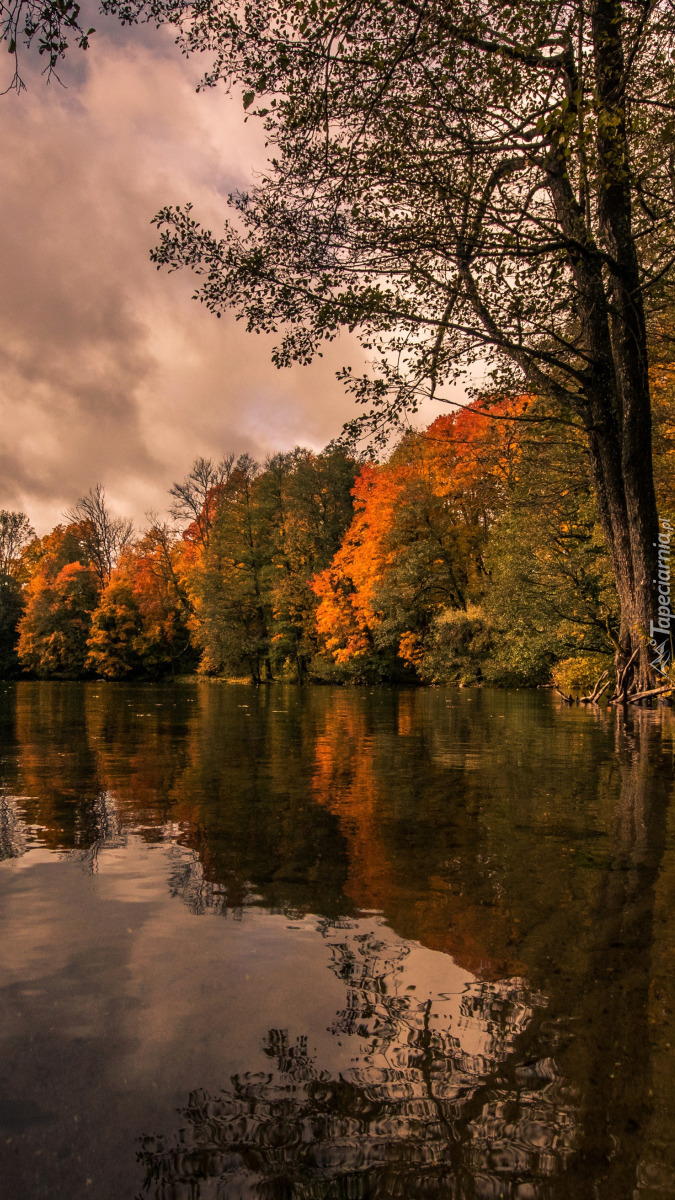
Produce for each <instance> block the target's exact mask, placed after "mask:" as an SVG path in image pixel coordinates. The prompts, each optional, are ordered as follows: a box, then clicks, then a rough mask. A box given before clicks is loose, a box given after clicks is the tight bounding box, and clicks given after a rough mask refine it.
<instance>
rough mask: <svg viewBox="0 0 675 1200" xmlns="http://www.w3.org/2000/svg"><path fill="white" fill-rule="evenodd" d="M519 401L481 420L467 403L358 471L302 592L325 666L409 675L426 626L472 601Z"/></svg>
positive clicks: (500, 503) (505, 486)
mask: <svg viewBox="0 0 675 1200" xmlns="http://www.w3.org/2000/svg"><path fill="white" fill-rule="evenodd" d="M528 403H529V402H528V399H527V398H522V397H521V398H517V399H513V400H511V399H508V400H506V399H505V400H503V401H501V402H500V403H499V404H497V405H494V406H493V407H492V408H491V414H492V416H491V418H490V419H488V418H486V417H484V416H482V415H481V414H480V413H479V412H478V411H476V408H475V406H472V405H469V406H467V407H466V408H464V409H461V410H458V411H456V412H453V413H451V414H449V415H447V416H443V417H439V418H438V419H437V420H436V421H434V422H433V424H432V425H430V426H429V428H428V429H427V430H425V431H424V432H420V433H412V434H409V435H408V436H407V437H406V438H405V439H404V440H403V441H402V442H401V444H400V445H399V446H398V448H397V449H396V450H395V451H394V453H393V454H392V456H391V458H390V459H389V460H388V462H386V463H384V464H382V465H380V466H372V465H368V466H365V467H364V468H363V470H362V471H361V474H360V476H359V478H358V479H357V481H356V484H355V487H354V492H353V495H354V503H355V515H354V519H353V521H352V524H351V527H350V529H349V530H348V532H347V535H346V537H345V539H344V541H343V544H342V546H341V548H340V550H339V551H338V553H337V554H336V555H335V557H334V559H333V561H332V563H331V564H330V566H329V567H328V568H327V569H326V570H325V571H323V572H321V573H320V574H318V575H317V576H316V578H315V580H314V583H313V587H314V590H315V592H316V594H317V596H318V597H319V601H320V603H319V607H318V611H317V627H318V630H319V633H320V634H321V636H322V638H323V641H324V644H325V646H326V649H327V650H328V652H329V653H330V654H331V655H332V657H333V659H334V660H335V662H336V663H338V664H340V665H342V666H344V667H347V668H349V667H351V668H352V669H354V670H356V671H357V672H358V670H359V669H360V668H361V667H369V668H370V669H371V670H372V669H375V670H376V671H379V672H380V673H387V672H390V671H391V670H392V666H393V663H392V660H393V658H395V656H396V655H398V658H399V662H400V661H401V660H402V661H403V662H404V663H407V664H408V665H409V666H414V665H415V664H416V661H417V659H418V656H419V655H420V654H421V653H422V650H423V646H424V641H425V636H426V634H427V632H428V630H429V628H430V626H431V623H432V621H433V619H434V617H435V616H436V615H437V614H438V613H439V612H441V611H443V610H447V609H451V610H453V609H454V610H461V611H466V610H467V608H468V607H469V605H470V603H471V602H472V601H473V600H475V599H476V597H478V596H480V594H481V590H482V587H483V582H482V577H483V575H484V566H483V561H482V549H483V546H484V544H485V540H486V536H487V533H488V530H489V528H490V525H491V524H492V522H493V521H494V520H495V518H496V517H497V516H498V514H499V513H500V512H501V511H502V509H503V508H504V505H505V503H506V500H507V497H508V493H509V490H510V488H511V486H512V484H513V482H514V480H515V479H516V478H517V469H518V461H519V458H520V429H521V428H522V427H521V426H520V425H519V423H518V420H517V418H518V417H519V416H521V415H522V414H523V413H524V411H525V410H526V408H527V407H528Z"/></svg>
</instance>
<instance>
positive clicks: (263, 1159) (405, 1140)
mask: <svg viewBox="0 0 675 1200" xmlns="http://www.w3.org/2000/svg"><path fill="white" fill-rule="evenodd" d="M359 928H360V923H354V922H342V928H341V929H337V928H336V927H335V925H332V924H329V923H324V927H323V932H324V936H325V937H326V938H327V939H328V941H329V945H330V950H331V969H332V971H333V972H334V974H335V975H336V976H337V977H338V978H339V979H340V980H341V981H342V983H343V984H344V985H345V988H346V1005H345V1008H344V1009H343V1010H341V1011H340V1012H338V1013H337V1014H336V1018H335V1021H334V1023H333V1025H332V1028H331V1033H332V1034H333V1035H334V1036H335V1037H336V1038H337V1039H338V1040H339V1041H340V1043H341V1045H343V1046H345V1047H347V1050H346V1058H345V1062H346V1064H348V1065H346V1066H345V1068H344V1069H343V1070H340V1071H339V1072H335V1071H329V1070H325V1069H322V1068H321V1065H320V1064H319V1063H317V1061H316V1056H315V1055H314V1054H313V1053H312V1052H311V1050H310V1043H309V1039H308V1037H307V1036H306V1035H304V1036H300V1037H297V1038H295V1039H294V1040H291V1039H290V1038H289V1033H288V1030H285V1029H276V1030H270V1031H269V1033H268V1036H267V1039H266V1042H265V1046H264V1050H265V1053H266V1054H267V1055H268V1056H269V1058H270V1059H271V1060H272V1061H273V1064H274V1065H273V1067H272V1069H271V1070H270V1071H269V1072H267V1073H264V1074H263V1073H257V1072H256V1073H253V1072H250V1073H249V1072H246V1073H243V1074H240V1075H235V1076H233V1077H232V1079H231V1082H230V1086H229V1087H228V1088H226V1089H224V1090H223V1091H221V1092H219V1093H217V1094H210V1093H208V1092H205V1091H202V1090H198V1091H194V1092H192V1093H191V1094H190V1096H189V1098H188V1102H187V1104H186V1106H185V1108H184V1110H183V1111H182V1112H181V1128H180V1130H179V1132H178V1133H177V1134H176V1135H175V1136H174V1137H172V1138H163V1137H145V1138H143V1139H142V1145H141V1149H140V1151H139V1159H140V1161H141V1163H142V1164H143V1167H144V1169H145V1173H146V1179H145V1186H144V1191H143V1196H144V1197H148V1196H150V1197H153V1200H169V1198H171V1200H183V1198H185V1200H188V1198H190V1200H197V1198H200V1200H201V1198H204V1200H205V1198H206V1197H209V1198H211V1197H227V1198H228V1200H235V1198H236V1200H244V1198H251V1200H252V1198H253V1197H256V1198H259V1200H314V1198H315V1197H316V1198H319V1197H321V1198H322V1200H323V1198H327V1197H331V1198H332V1197H335V1198H336V1200H338V1198H339V1200H343V1198H344V1200H361V1198H363V1200H366V1198H372V1200H377V1198H379V1197H382V1198H384V1197H402V1198H406V1200H409V1198H412V1197H418V1196H419V1197H438V1198H439V1200H440V1198H441V1197H443V1200H453V1198H455V1197H460V1196H461V1197H469V1196H471V1197H495V1198H497V1197H512V1196H517V1197H519V1198H522V1200H525V1198H526V1197H537V1198H541V1200H544V1198H545V1197H547V1196H549V1195H551V1194H552V1193H551V1192H550V1188H549V1184H550V1181H551V1179H552V1178H554V1177H556V1176H560V1175H561V1174H562V1172H564V1170H565V1168H566V1166H567V1163H568V1162H569V1159H570V1156H571V1155H572V1153H573V1150H574V1143H575V1136H576V1134H575V1127H576V1125H575V1114H574V1111H573V1101H572V1099H571V1097H570V1094H569V1089H566V1088H565V1086H564V1084H563V1081H562V1080H561V1079H560V1076H559V1073H558V1070H557V1068H556V1065H555V1063H554V1062H553V1060H552V1059H551V1058H542V1059H540V1060H537V1061H531V1062H528V1063H526V1064H525V1063H520V1065H518V1055H517V1049H518V1046H519V1041H520V1037H521V1035H522V1033H523V1032H524V1031H525V1030H526V1029H527V1027H528V1025H529V1024H530V1022H531V1020H532V1017H533V1012H534V1009H535V1008H540V1007H541V1005H542V1003H543V998H542V997H538V996H534V995H531V994H529V993H528V990H527V988H526V986H525V984H524V982H523V981H522V980H519V979H511V980H508V981H505V982H501V983H495V982H484V981H476V982H475V983H470V984H468V985H466V986H465V988H464V990H463V992H462V993H461V995H459V996H453V995H448V994H443V993H437V994H436V995H430V996H425V998H424V999H420V998H419V997H418V996H417V995H416V994H415V992H416V990H417V989H416V986H415V985H414V984H411V983H410V982H409V980H410V979H411V978H414V977H415V976H413V975H411V974H409V973H407V972H406V959H407V957H408V955H409V948H408V946H407V945H406V943H404V942H401V943H400V944H399V945H398V946H395V945H394V946H392V944H391V942H390V941H385V940H380V939H379V938H378V937H377V934H376V932H374V931H373V932H367V933H361V932H358V929H359ZM350 1052H351V1053H350ZM511 1060H513V1062H512V1061H511Z"/></svg>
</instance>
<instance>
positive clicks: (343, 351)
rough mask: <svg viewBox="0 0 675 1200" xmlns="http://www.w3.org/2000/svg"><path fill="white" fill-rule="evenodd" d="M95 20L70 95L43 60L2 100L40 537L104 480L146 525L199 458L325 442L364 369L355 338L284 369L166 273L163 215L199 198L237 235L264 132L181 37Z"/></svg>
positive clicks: (4, 233)
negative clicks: (235, 201) (211, 84)
mask: <svg viewBox="0 0 675 1200" xmlns="http://www.w3.org/2000/svg"><path fill="white" fill-rule="evenodd" d="M91 23H92V24H94V25H95V26H96V29H97V33H96V34H95V36H94V37H93V38H92V39H91V47H90V49H89V50H88V51H87V52H86V53H82V52H81V51H78V50H72V51H71V52H70V53H69V57H68V58H67V60H66V63H65V65H64V67H63V69H62V70H61V78H62V80H63V83H64V84H65V85H66V86H60V85H59V84H58V83H57V82H55V81H54V80H52V81H51V82H50V83H49V84H46V83H45V81H44V79H43V78H42V77H41V76H40V74H39V71H38V70H36V69H35V67H34V66H33V65H32V64H31V63H30V62H25V63H24V68H25V69H24V77H25V79H26V82H27V84H28V87H27V91H25V92H23V93H22V94H20V95H18V96H17V95H16V94H15V93H12V92H10V93H8V94H6V95H3V96H0V105H2V119H1V120H0V153H1V155H2V163H3V177H4V182H3V184H2V185H1V188H0V238H1V239H2V243H3V244H2V248H1V254H2V262H3V264H4V278H5V287H4V288H3V289H2V296H1V297H0V358H1V363H0V415H1V423H0V508H9V509H20V510H22V511H24V512H26V513H27V514H28V516H29V517H30V519H31V521H32V523H33V525H34V526H35V528H36V529H37V531H38V533H43V532H46V531H47V530H48V529H51V528H52V526H53V525H54V524H56V523H57V522H58V521H60V520H61V519H62V518H63V513H64V510H65V509H67V508H68V507H69V506H71V505H72V504H73V503H74V502H75V501H76V500H77V499H78V497H80V496H81V495H83V494H84V493H86V491H87V490H88V489H89V488H90V487H92V486H93V485H95V484H96V483H102V484H103V485H104V487H105V489H106V494H107V497H108V500H109V503H110V506H111V508H112V509H113V510H114V511H115V512H117V513H119V514H122V515H125V516H132V517H133V518H134V519H135V521H136V522H137V524H138V525H141V526H142V524H143V519H144V514H145V513H146V512H147V511H148V510H156V511H158V512H160V513H162V512H164V511H165V510H166V507H167V489H168V487H169V486H170V485H171V483H172V482H173V481H174V480H176V479H182V478H183V477H184V476H185V475H186V474H187V472H188V470H189V468H190V465H191V463H192V461H193V460H194V458H195V457H197V456H198V455H205V456H207V457H212V458H218V457H220V456H221V455H222V454H224V453H227V452H229V451H234V452H235V453H237V454H239V453H242V452H244V451H247V452H249V453H250V454H253V455H254V456H255V457H258V458H261V457H264V455H265V454H266V453H268V452H271V451H275V450H287V449H291V448H292V447H293V446H295V445H298V444H301V445H307V446H312V447H314V448H315V449H320V448H321V447H322V446H323V445H325V443H326V442H327V441H329V440H330V439H331V438H332V437H334V436H336V435H337V434H338V433H339V431H340V429H341V427H342V424H343V422H344V421H345V420H347V419H348V418H349V417H350V416H351V415H353V404H352V401H351V400H350V399H349V398H348V397H346V396H345V394H344V392H343V390H342V387H341V385H340V384H339V383H338V381H337V380H336V379H335V371H336V369H337V368H338V367H339V366H341V365H342V364H343V363H345V362H350V363H352V364H353V365H355V366H356V367H360V366H362V364H363V361H364V360H363V358H362V355H361V352H360V350H359V348H358V347H357V346H356V343H355V342H354V341H352V340H351V339H350V338H349V337H348V336H345V337H343V338H342V339H339V340H338V341H337V342H336V343H333V344H332V345H331V346H330V347H329V348H328V349H327V351H326V354H325V357H324V358H323V359H319V360H317V362H316V363H315V364H314V365H313V366H311V367H294V368H292V369H291V370H285V371H278V370H277V369H276V368H275V367H273V366H272V364H271V362H270V359H269V353H270V348H271V342H270V340H269V339H268V338H266V337H260V336H256V335H254V334H248V333H247V332H246V330H245V328H244V325H243V323H242V322H237V321H236V320H235V317H234V314H232V315H226V316H225V317H223V318H222V319H221V320H217V319H216V318H215V317H214V316H212V315H211V314H210V313H208V312H207V311H206V309H205V308H203V307H202V306H201V305H199V304H198V303H196V302H195V301H194V300H192V298H191V297H192V291H193V287H194V278H193V277H192V276H191V275H190V274H189V273H187V272H177V273H176V274H173V275H170V274H167V273H166V272H165V271H161V272H158V271H157V270H156V268H155V267H154V266H153V265H152V263H151V262H150V259H149V251H150V249H151V247H152V245H153V244H154V242H155V240H156V238H155V230H154V228H153V227H152V225H151V219H152V217H153V215H154V213H155V212H156V211H157V210H158V209H159V208H160V207H161V206H162V205H164V204H183V203H185V202H186V201H188V200H189V201H192V203H193V204H194V208H195V215H196V216H197V218H198V219H200V220H201V221H202V223H203V224H205V225H207V226H208V227H209V228H211V229H213V230H214V231H216V230H218V229H219V228H220V227H222V224H223V221H224V217H225V211H226V203H225V201H226V197H227V194H228V193H229V192H230V191H231V190H233V189H236V188H240V187H245V186H246V185H247V184H249V183H250V182H251V181H252V180H253V178H254V172H255V170H256V169H259V168H260V167H261V166H262V165H263V163H264V148H263V145H262V139H261V133H260V130H259V128H258V127H257V126H256V124H255V122H248V123H245V122H244V113H243V111H242V108H241V104H240V102H238V101H237V100H235V99H233V98H230V97H228V96H227V95H225V94H224V93H223V92H216V91H208V92H205V93H200V94H196V92H195V87H196V84H197V82H198V79H199V75H200V66H199V62H198V61H197V60H186V59H184V58H183V57H182V56H181V55H180V53H179V52H178V50H177V49H176V47H175V46H174V45H173V42H172V38H171V35H170V34H169V33H168V31H157V30H155V29H151V28H145V29H141V30H139V29H136V30H126V31H125V30H122V29H121V27H119V26H118V25H117V24H116V23H115V22H113V21H111V20H106V19H104V18H102V17H100V16H98V15H97V17H96V18H95V19H94V20H92V22H91Z"/></svg>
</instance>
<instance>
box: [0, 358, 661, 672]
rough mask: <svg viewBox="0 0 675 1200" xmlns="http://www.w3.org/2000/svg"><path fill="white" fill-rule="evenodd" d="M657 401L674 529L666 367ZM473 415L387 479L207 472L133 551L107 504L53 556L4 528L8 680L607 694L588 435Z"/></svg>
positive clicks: (10, 516) (361, 470) (286, 469)
mask: <svg viewBox="0 0 675 1200" xmlns="http://www.w3.org/2000/svg"><path fill="white" fill-rule="evenodd" d="M652 383H653V394H654V410H655V433H654V439H655V440H654V450H655V464H656V483H657V492H658V500H659V506H660V511H661V512H662V513H663V514H668V513H673V512H675V503H673V501H674V499H675V472H674V471H673V463H674V462H675V457H674V456H675V405H674V403H673V398H674V392H673V373H672V370H671V368H664V369H660V370H659V372H658V373H656V374H655V377H654V379H653V381H652ZM479 407H480V406H478V405H477V404H476V403H474V404H470V405H468V406H467V407H465V408H463V409H458V410H453V411H452V412H451V413H450V414H448V415H445V416H441V417H439V418H438V419H437V420H436V421H434V422H433V424H431V425H430V426H429V427H428V428H427V429H425V430H421V431H410V432H408V433H406V434H405V435H404V436H403V437H402V438H401V440H400V441H399V443H398V444H397V445H396V446H395V448H394V449H393V450H392V451H391V453H390V454H389V455H388V457H386V458H385V459H384V460H383V461H381V462H373V461H366V460H363V459H361V460H359V458H358V456H356V455H354V454H352V453H350V452H348V451H347V450H345V449H344V448H340V447H337V448H335V447H329V448H328V449H326V450H325V451H324V452H322V453H319V454H317V453H314V452H313V451H310V450H307V449H301V448H298V449H296V450H293V451H292V452H290V453H280V454H275V455H273V456H271V457H269V458H268V459H267V460H266V461H265V462H264V464H260V463H257V462H255V461H253V459H252V458H250V457H249V456H248V455H243V456H241V457H239V458H238V459H236V458H235V457H234V456H233V455H230V456H227V457H225V458H224V459H222V460H221V461H216V460H215V459H214V460H209V459H204V458H199V459H197V460H196V461H195V463H194V465H193V468H192V470H191V471H190V473H189V475H188V477H187V478H186V479H185V480H183V481H182V482H180V483H175V484H174V485H173V486H172V487H171V488H170V506H169V510H168V515H167V516H166V518H160V517H158V516H156V515H154V514H153V515H151V516H150V517H149V518H148V521H147V527H146V528H144V529H143V530H142V531H141V532H140V533H138V532H135V531H134V530H133V528H132V526H131V523H130V522H128V521H124V520H122V519H120V518H114V517H112V516H111V513H110V511H109V508H108V506H107V502H106V497H105V492H104V489H103V487H102V486H101V485H97V486H96V487H94V488H92V490H91V491H90V492H89V493H88V495H87V496H85V497H82V498H81V499H80V500H79V501H78V502H77V503H76V504H75V505H74V506H73V508H72V509H71V510H69V512H68V513H67V514H66V515H65V519H64V522H63V523H62V524H59V525H57V526H56V527H55V528H54V529H53V530H52V531H51V533H49V534H47V535H45V536H44V537H39V538H38V537H36V536H35V534H34V531H33V530H32V528H31V525H30V521H29V518H28V517H27V516H26V515H25V514H23V513H16V512H7V511H3V512H2V513H0V556H1V561H0V667H1V670H2V674H3V675H4V677H5V678H8V677H26V676H29V677H34V678H35V677H36V678H41V679H79V678H87V677H101V678H105V679H111V680H116V679H117V680H119V679H148V678H151V679H152V678H161V677H166V676H169V677H175V676H176V675H183V674H188V673H192V672H198V673H199V674H202V675H206V676H214V677H221V678H242V677H246V678H248V679H250V680H251V681H252V682H255V683H264V682H266V681H272V680H292V681H298V682H305V681H314V682H328V683H346V682H354V683H362V682H389V683H404V682H410V683H413V682H419V683H456V684H471V683H480V682H486V683H492V684H502V685H510V686H534V685H539V684H546V683H549V682H551V681H553V682H554V683H555V684H556V685H557V686H558V687H560V688H561V689H562V690H563V691H565V692H570V691H577V692H578V691H583V690H584V689H586V688H588V687H590V686H592V684H593V683H594V681H595V680H596V679H597V678H598V676H599V675H600V673H601V672H602V670H603V669H604V668H610V667H611V664H612V662H613V658H614V653H615V650H616V647H617V638H618V630H619V604H618V599H617V594H616V588H615V585H614V581H613V575H612V570H611V564H610V562H609V558H608V555H607V551H606V547H605V543H604V540H603V535H602V532H601V529H600V525H599V521H598V517H597V512H596V508H595V502H594V499H593V492H592V488H591V484H590V478H589V460H588V451H587V442H586V439H585V437H584V434H583V431H582V430H580V429H578V428H576V427H575V426H574V424H573V423H568V422H564V421H558V420H556V419H555V418H554V417H553V416H552V415H551V413H550V411H549V410H547V408H546V406H545V404H544V402H542V401H541V400H538V399H536V398H532V397H518V398H515V399H514V398H510V399H503V400H498V401H495V400H494V398H493V399H492V400H491V405H490V409H489V412H490V415H489V416H486V415H484V412H483V410H482V409H481V410H480V411H479Z"/></svg>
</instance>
